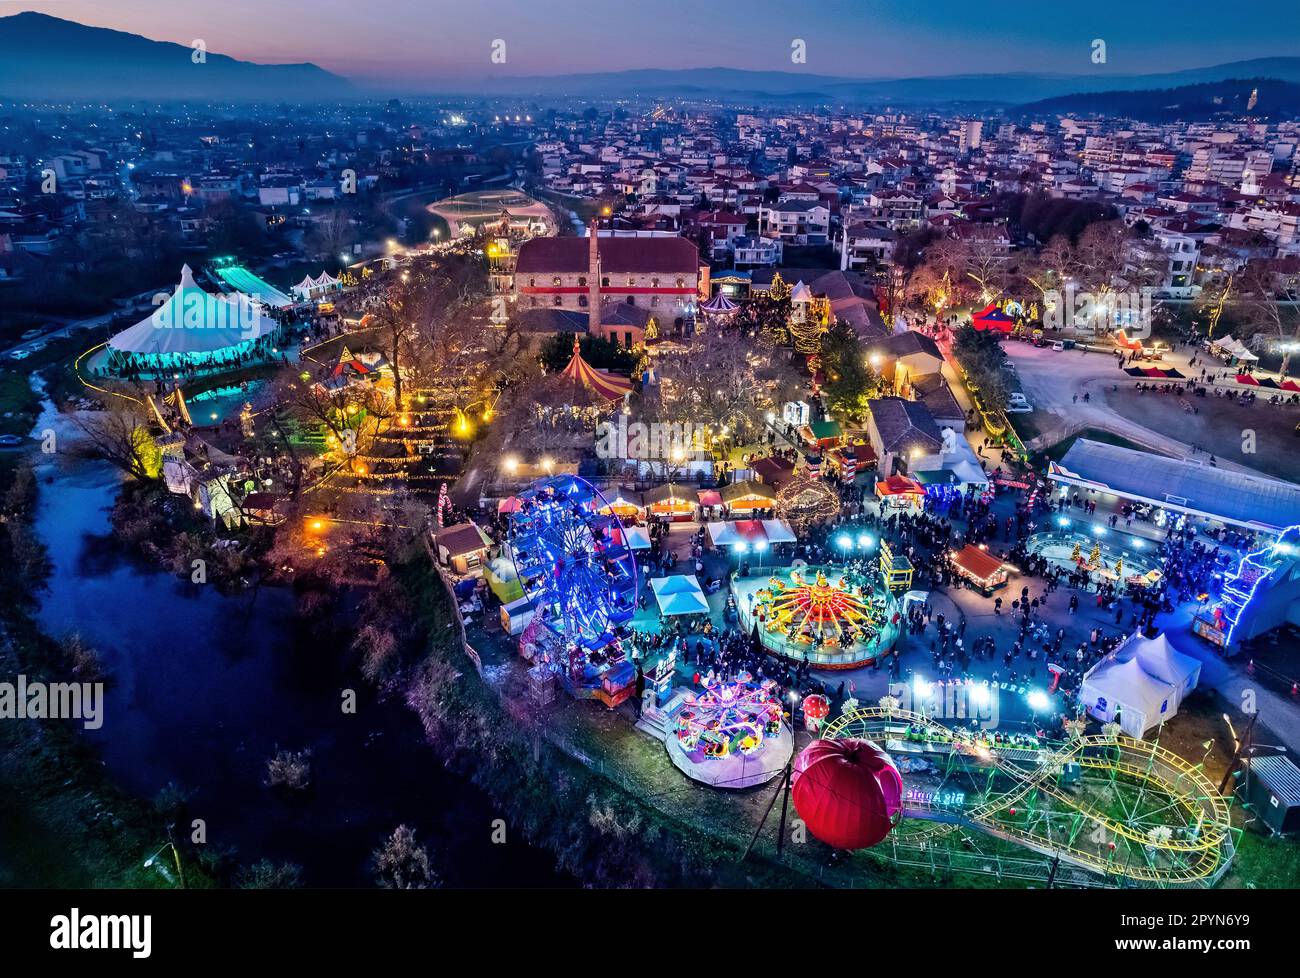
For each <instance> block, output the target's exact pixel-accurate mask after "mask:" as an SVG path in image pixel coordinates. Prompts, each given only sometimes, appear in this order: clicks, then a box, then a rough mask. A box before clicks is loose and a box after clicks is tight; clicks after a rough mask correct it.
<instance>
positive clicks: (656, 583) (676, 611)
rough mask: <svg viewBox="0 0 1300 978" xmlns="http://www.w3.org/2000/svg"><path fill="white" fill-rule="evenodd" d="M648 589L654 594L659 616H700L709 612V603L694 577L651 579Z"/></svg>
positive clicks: (681, 575)
mask: <svg viewBox="0 0 1300 978" xmlns="http://www.w3.org/2000/svg"><path fill="white" fill-rule="evenodd" d="M650 589H651V590H652V591H654V593H655V601H657V602H658V603H659V613H660V614H661V615H664V616H669V615H701V614H707V613H708V611H709V602H708V600H707V599H706V598H705V597H704V590H703V589H702V588H701V587H700V582H699V581H697V580H696V579H695V577H694V575H687V574H674V575H673V576H671V577H655V578H651V580H650Z"/></svg>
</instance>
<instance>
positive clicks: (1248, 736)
mask: <svg viewBox="0 0 1300 978" xmlns="http://www.w3.org/2000/svg"><path fill="white" fill-rule="evenodd" d="M1258 719H1259V711H1258V710H1256V711H1255V712H1254V713H1252V714H1251V715H1250V723H1248V724H1246V732H1245V733H1244V734H1242V737H1241V742H1240V743H1238V744H1237V750H1236V752H1235V753H1234V754H1233V755H1232V760H1230V761H1228V770H1226V771H1224V772H1223V780H1222V781H1220V782H1219V794H1223V793H1224V792H1225V791H1226V790H1227V788H1228V782H1229V781H1231V780H1232V772H1233V771H1235V770H1236V769H1237V763H1238V762H1239V761H1240V760H1241V755H1242V754H1244V753H1245V752H1246V751H1247V750H1249V749H1250V745H1251V741H1252V737H1253V734H1254V732H1255V721H1256V720H1258Z"/></svg>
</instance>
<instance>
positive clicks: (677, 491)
mask: <svg viewBox="0 0 1300 978" xmlns="http://www.w3.org/2000/svg"><path fill="white" fill-rule="evenodd" d="M698 499H699V496H698V495H697V494H696V492H695V490H694V489H692V488H691V487H690V486H684V485H682V484H680V483H677V482H666V483H664V484H663V485H662V486H655V488H653V489H647V490H646V491H645V492H644V493H642V494H641V500H642V502H644V503H645V505H647V506H692V507H693V506H694V505H695V503H696V501H697V500H698Z"/></svg>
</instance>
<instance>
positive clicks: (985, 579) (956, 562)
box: [951, 543, 1008, 594]
mask: <svg viewBox="0 0 1300 978" xmlns="http://www.w3.org/2000/svg"><path fill="white" fill-rule="evenodd" d="M951 559H952V568H953V570H954V571H956V572H957V576H958V577H961V578H963V579H964V580H966V581H967V582H968V583H969V584H970V585H971V586H972V587H974V588H975V589H976V590H979V591H983V592H984V593H985V594H989V593H991V592H992V591H994V590H996V589H997V588H1000V587H1001V586H1002V585H1004V584H1006V583H1007V577H1008V574H1007V568H1006V565H1005V564H1004V563H1002V560H1001V559H1000V558H998V557H995V556H994V555H993V554H991V553H989V552H988V551H987V550H984V549H982V548H980V547H977V546H975V544H973V543H968V544H966V546H964V547H962V549H961V550H960V551H958V552H957V553H954V554H952V558H951Z"/></svg>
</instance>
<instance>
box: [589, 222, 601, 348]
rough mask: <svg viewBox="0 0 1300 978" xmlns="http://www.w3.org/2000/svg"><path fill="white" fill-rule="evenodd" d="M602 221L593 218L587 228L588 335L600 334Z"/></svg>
mask: <svg viewBox="0 0 1300 978" xmlns="http://www.w3.org/2000/svg"><path fill="white" fill-rule="evenodd" d="M599 229H600V223H599V221H597V219H596V218H594V217H593V218H592V219H591V226H590V227H589V228H588V229H587V235H588V241H589V244H588V246H587V335H589V336H598V335H600V237H599V235H598V233H597V232H598V231H599Z"/></svg>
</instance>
